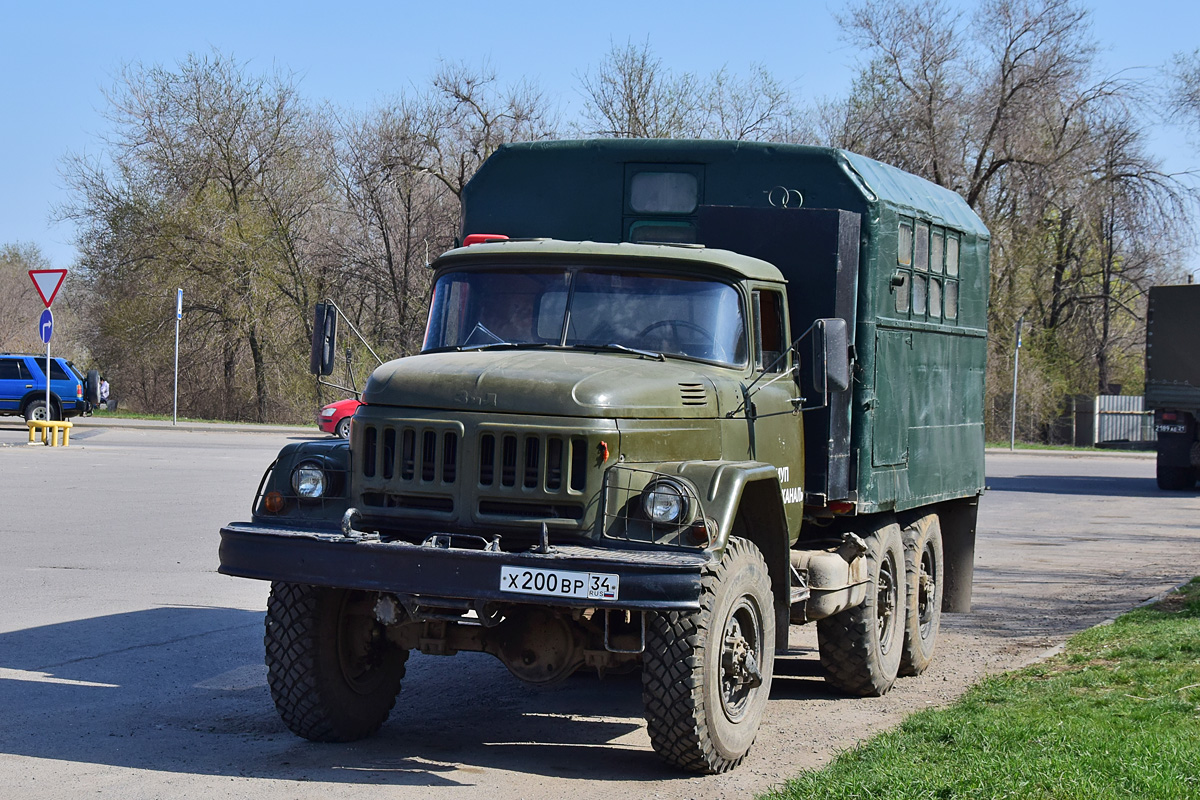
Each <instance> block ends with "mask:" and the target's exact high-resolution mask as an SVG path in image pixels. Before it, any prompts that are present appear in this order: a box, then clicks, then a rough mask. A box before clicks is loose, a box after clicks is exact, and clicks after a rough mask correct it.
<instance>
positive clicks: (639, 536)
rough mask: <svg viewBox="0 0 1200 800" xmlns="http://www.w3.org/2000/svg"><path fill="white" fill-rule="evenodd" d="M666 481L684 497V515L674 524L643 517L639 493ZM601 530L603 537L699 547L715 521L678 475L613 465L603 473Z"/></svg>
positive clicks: (711, 532) (712, 530)
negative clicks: (709, 516)
mask: <svg viewBox="0 0 1200 800" xmlns="http://www.w3.org/2000/svg"><path fill="white" fill-rule="evenodd" d="M659 481H665V482H670V483H671V484H672V485H674V486H675V487H677V488H678V489H679V492H680V494H681V495H682V496H683V497H684V498H685V501H686V506H687V507H686V511H685V516H684V518H683V519H682V520H680V521H679V522H678V523H661V522H655V521H653V520H651V519H650V518H649V517H647V516H646V513H645V511H644V510H643V507H642V496H643V494H644V493H645V490H646V487H648V486H650V485H651V484H653V483H655V482H659ZM603 525H604V528H603V533H604V537H605V538H607V539H617V540H621V541H628V542H644V543H646V544H658V545H668V546H672V547H687V548H703V547H707V546H708V544H709V543H710V542H711V541H712V540H713V539H714V538H715V537H716V530H715V529H716V524H715V522H713V521H712V520H711V519H709V518H708V517H707V515H706V514H705V513H704V504H703V503H702V502H701V501H700V495H699V494H698V493H697V492H696V488H695V487H694V486H693V485H692V483H691V482H690V481H688V480H686V479H684V478H682V477H680V476H678V475H671V474H668V473H663V472H656V471H654V470H651V469H643V468H639V467H628V466H624V465H617V466H614V467H610V468H609V469H608V470H607V471H606V472H605V473H604V518H603Z"/></svg>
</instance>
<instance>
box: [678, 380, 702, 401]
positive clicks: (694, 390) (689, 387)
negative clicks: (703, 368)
mask: <svg viewBox="0 0 1200 800" xmlns="http://www.w3.org/2000/svg"><path fill="white" fill-rule="evenodd" d="M679 399H680V400H682V401H683V404H684V405H685V406H706V405H708V392H706V391H705V390H704V384H703V383H681V384H679Z"/></svg>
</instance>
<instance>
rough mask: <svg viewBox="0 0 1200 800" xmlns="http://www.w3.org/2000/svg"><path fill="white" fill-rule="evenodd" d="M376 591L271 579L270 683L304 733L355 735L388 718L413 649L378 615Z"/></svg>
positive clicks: (292, 724) (285, 713)
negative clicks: (392, 635)
mask: <svg viewBox="0 0 1200 800" xmlns="http://www.w3.org/2000/svg"><path fill="white" fill-rule="evenodd" d="M373 599H374V595H372V594H370V593H368V592H360V591H355V590H351V589H329V588H324V587H319V586H308V585H305V584H298V583H281V582H276V583H272V584H271V596H270V598H269V599H268V600H267V619H266V636H265V639H264V641H265V644H266V661H267V683H268V685H269V686H270V688H271V698H272V699H273V700H274V701H275V707H276V708H277V709H278V710H279V716H280V717H281V718H282V719H283V722H284V724H285V725H287V727H288V728H289V729H290V730H291V731H292V732H293V733H295V734H296V735H297V736H302V737H304V738H305V739H310V740H312V741H314V742H352V741H355V740H356V739H362V738H364V737H366V736H370V735H371V734H372V733H374V732H375V731H376V730H378V728H379V726H380V725H382V724H383V723H384V721H385V720H386V719H387V718H388V714H389V713H390V712H391V710H392V706H393V705H395V702H396V695H397V693H399V691H400V681H401V679H402V678H403V677H404V662H405V661H406V660H407V659H408V651H407V650H404V649H403V648H400V647H398V646H397V645H395V644H394V643H392V642H391V641H389V640H388V639H387V633H386V629H385V628H384V626H383V625H381V624H380V623H379V622H377V621H376V620H375V615H374V602H373Z"/></svg>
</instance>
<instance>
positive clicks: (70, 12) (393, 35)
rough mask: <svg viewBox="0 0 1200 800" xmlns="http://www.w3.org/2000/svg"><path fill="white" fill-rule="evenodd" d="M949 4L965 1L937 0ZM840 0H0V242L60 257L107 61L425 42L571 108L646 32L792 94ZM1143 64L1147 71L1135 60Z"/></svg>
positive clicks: (347, 56)
mask: <svg viewBox="0 0 1200 800" xmlns="http://www.w3.org/2000/svg"><path fill="white" fill-rule="evenodd" d="M952 2H954V3H955V4H956V5H960V6H961V7H963V8H965V9H971V8H974V6H975V4H974V3H973V2H966V0H962V1H961V2H960V0H952ZM1087 5H1088V7H1090V8H1091V9H1092V13H1093V16H1092V22H1093V33H1094V34H1095V37H1096V39H1097V40H1098V42H1099V43H1100V46H1101V48H1102V52H1101V54H1100V58H1101V63H1102V64H1103V65H1104V66H1105V67H1106V68H1107V70H1108V71H1110V72H1115V71H1117V70H1122V69H1132V68H1154V67H1157V66H1159V65H1161V64H1162V63H1164V62H1165V61H1166V60H1167V59H1168V58H1169V57H1170V55H1171V53H1174V52H1179V51H1191V50H1192V49H1194V48H1196V47H1197V46H1198V45H1200V33H1198V32H1200V3H1197V2H1196V0H1141V1H1140V2H1129V0H1120V1H1118V0H1093V2H1091V3H1088V4H1087ZM840 6H841V4H840V3H828V2H824V0H792V2H782V1H781V2H757V1H756V0H742V2H732V3H731V2H722V3H716V2H706V1H699V2H697V1H693V2H689V3H687V4H682V3H678V4H677V3H655V2H652V0H644V1H643V2H627V1H626V0H607V1H606V2H601V3H570V2H556V3H550V2H523V1H522V0H509V2H505V3H496V2H492V3H483V2H474V1H473V0H457V2H443V3H437V2H423V3H419V4H418V3H409V2H399V1H396V2H369V1H367V0H360V1H355V0H346V1H345V2H342V3H338V4H333V3H320V4H318V3H307V2H290V3H277V2H271V3H258V2H253V1H252V0H244V1H243V2H225V1H224V0H206V2H203V3H196V4H191V3H189V4H186V5H185V4H182V3H172V2H162V0H158V2H152V3H151V2H119V0H118V1H115V2H112V1H110V2H105V3H97V2H69V3H64V2H53V0H47V1H46V2H30V1H29V0H22V1H21V2H17V1H16V0H0V30H2V31H3V32H4V35H3V38H2V40H0V244H5V243H15V242H23V243H33V244H36V245H38V246H39V247H40V248H41V249H42V251H43V252H44V253H45V254H46V255H47V256H48V257H49V258H50V260H51V262H52V264H53V266H55V267H70V266H71V263H72V261H73V259H74V256H75V249H74V246H73V244H72V237H73V230H72V228H71V226H70V225H68V224H55V223H52V222H51V214H52V210H53V207H54V205H55V204H58V203H62V202H63V201H64V200H65V199H66V197H67V196H66V194H65V192H64V188H63V181H62V179H61V178H60V176H59V168H60V163H61V160H62V158H63V157H64V155H66V154H67V153H71V152H73V153H82V152H90V153H96V152H99V150H100V149H101V144H100V142H99V138H98V137H99V136H100V135H102V134H103V133H104V132H105V130H106V122H105V120H104V118H103V116H102V110H103V108H104V97H103V94H102V90H103V89H104V88H105V87H106V86H109V85H111V84H112V81H113V77H114V76H115V75H116V74H117V73H118V71H119V70H120V68H121V66H122V65H123V64H126V63H129V62H142V63H146V64H165V65H174V64H175V63H177V62H178V61H180V60H181V59H183V58H184V57H185V56H186V55H187V54H188V53H189V52H207V51H209V50H210V49H212V48H217V49H219V50H221V51H222V52H224V53H227V54H232V55H234V56H236V57H237V58H238V59H239V60H243V61H248V62H249V63H250V66H251V68H252V69H263V70H266V69H269V68H271V67H272V66H278V67H280V68H283V69H286V70H291V71H294V72H295V73H297V74H298V75H299V76H300V78H301V82H300V86H301V91H302V93H303V94H304V95H305V96H307V97H308V98H310V99H314V100H328V101H331V102H333V103H335V104H338V105H341V106H344V107H354V108H366V107H369V106H371V105H373V104H375V103H377V102H379V101H381V100H384V99H386V98H388V97H390V96H392V95H394V94H396V93H397V92H399V91H401V90H403V89H405V88H406V87H409V86H412V85H422V84H424V83H425V81H426V79H427V78H428V76H429V75H430V74H431V73H432V72H433V70H434V69H435V67H436V65H437V62H438V59H447V60H466V61H467V62H469V63H478V62H479V61H480V60H482V59H484V58H486V59H488V60H489V61H490V62H491V64H492V65H493V66H494V67H495V68H496V71H497V72H498V74H499V76H500V78H501V80H502V81H505V82H515V81H517V80H519V79H521V78H522V77H528V78H531V79H534V80H536V81H537V82H538V83H540V84H541V85H542V86H543V87H544V88H545V89H546V90H547V91H548V93H549V94H551V95H552V96H554V97H555V98H556V99H557V100H558V101H559V102H560V103H561V105H562V107H563V109H564V111H565V112H567V113H568V114H569V112H570V110H571V109H572V108H578V105H579V97H578V95H577V94H576V86H577V83H578V81H577V79H576V76H577V75H578V74H579V73H581V72H582V71H584V70H585V69H587V68H588V67H589V66H593V65H595V64H596V63H597V62H598V61H599V60H600V59H601V58H602V57H603V56H604V54H605V53H606V52H607V51H608V49H609V46H610V43H611V42H613V41H616V42H618V43H624V42H625V41H626V40H629V39H632V40H633V41H635V42H637V43H640V42H642V41H645V40H646V39H647V38H648V39H649V41H650V44H651V46H652V48H653V50H654V51H655V53H656V54H657V55H658V56H660V57H661V58H662V59H663V61H664V62H665V64H666V65H667V66H669V67H670V68H671V69H673V70H677V71H682V70H688V71H695V72H700V73H709V72H712V71H713V70H716V69H718V68H720V67H721V66H723V65H725V66H728V67H729V69H730V70H731V71H733V72H735V73H744V72H745V71H746V70H747V68H748V67H749V66H750V65H751V64H753V63H761V64H763V65H765V66H766V67H767V69H768V70H770V71H771V73H772V74H773V75H774V76H775V77H776V78H778V79H781V80H784V81H787V82H789V83H790V85H791V86H792V87H793V88H794V89H795V90H796V92H797V94H798V96H799V97H800V98H801V99H802V100H810V99H812V98H814V97H818V96H822V95H831V94H837V93H839V92H841V91H843V90H844V89H845V88H846V87H847V86H848V84H849V81H850V79H851V77H852V76H853V73H854V64H855V62H856V53H855V52H854V51H853V50H851V49H850V48H849V47H848V46H847V45H845V44H844V43H843V42H842V41H841V40H840V39H839V32H838V28H837V26H836V24H835V22H834V20H833V15H834V13H835V12H836V10H837V9H838V8H839V7H840ZM1145 74H1149V72H1148V69H1147V71H1146V73H1145ZM1156 148H1157V151H1158V152H1159V153H1160V154H1161V155H1162V156H1164V157H1165V158H1166V159H1167V165H1168V167H1169V168H1170V169H1173V170H1184V169H1193V168H1200V147H1196V146H1189V145H1188V144H1187V143H1186V142H1185V140H1184V137H1183V136H1182V135H1181V134H1180V133H1179V132H1178V131H1173V130H1163V131H1160V132H1159V133H1158V134H1157V136H1156Z"/></svg>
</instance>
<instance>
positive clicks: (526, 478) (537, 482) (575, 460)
mask: <svg viewBox="0 0 1200 800" xmlns="http://www.w3.org/2000/svg"><path fill="white" fill-rule="evenodd" d="M587 456H588V442H587V439H585V438H583V437H581V436H574V437H564V436H547V435H544V434H537V433H524V434H520V433H516V432H512V433H491V432H489V433H484V434H482V435H481V436H480V437H479V485H480V486H483V487H498V488H517V487H520V488H524V489H535V490H536V489H540V490H543V491H546V492H561V491H562V490H563V489H564V487H569V488H570V490H571V491H573V492H582V491H583V490H584V489H586V488H587Z"/></svg>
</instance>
